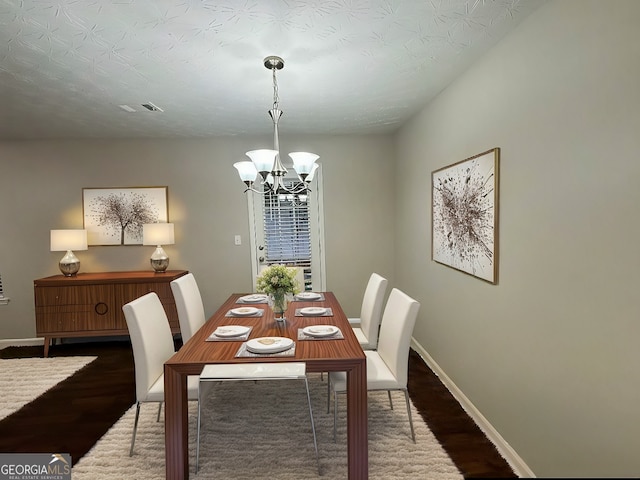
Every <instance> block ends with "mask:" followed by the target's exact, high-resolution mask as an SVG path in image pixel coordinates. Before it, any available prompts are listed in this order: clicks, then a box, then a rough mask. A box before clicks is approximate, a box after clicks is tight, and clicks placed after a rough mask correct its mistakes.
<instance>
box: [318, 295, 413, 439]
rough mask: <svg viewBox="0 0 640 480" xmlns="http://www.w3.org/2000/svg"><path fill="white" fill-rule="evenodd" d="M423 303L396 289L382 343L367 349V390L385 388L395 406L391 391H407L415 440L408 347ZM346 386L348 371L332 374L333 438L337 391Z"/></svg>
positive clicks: (386, 314)
mask: <svg viewBox="0 0 640 480" xmlns="http://www.w3.org/2000/svg"><path fill="white" fill-rule="evenodd" d="M419 309H420V303H418V302H417V301H416V300H414V299H413V298H411V297H410V296H408V295H407V294H406V293H404V292H402V291H400V290H398V289H397V288H394V289H393V290H391V293H390V294H389V299H388V300H387V304H386V306H385V308H384V313H383V316H382V322H381V325H380V342H379V343H378V349H377V350H365V352H364V354H365V355H366V357H367V390H368V391H376V390H382V391H384V390H386V391H387V394H388V396H389V402H390V405H391V408H392V409H393V402H392V400H391V391H392V390H400V391H402V392H404V397H405V401H406V404H407V413H408V415H409V426H410V427H411V438H412V439H413V442H414V443H415V441H416V437H415V432H414V430H413V419H412V418H411V406H410V403H409V393H408V392H407V379H408V370H409V347H410V344H411V334H412V333H413V327H414V326H415V322H416V318H417V316H418V310H419ZM346 389H347V374H346V373H345V372H330V373H329V395H328V397H327V409H329V404H330V401H331V396H330V392H333V438H334V441H335V440H336V423H337V420H338V395H337V394H338V393H344V392H346Z"/></svg>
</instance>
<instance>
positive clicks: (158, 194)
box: [82, 186, 169, 245]
mask: <svg viewBox="0 0 640 480" xmlns="http://www.w3.org/2000/svg"><path fill="white" fill-rule="evenodd" d="M167 205H168V187H166V186H164V187H113V188H83V189H82V218H83V224H84V228H85V229H86V230H87V243H88V245H142V225H144V224H145V223H158V222H168V220H169V212H168V206H167Z"/></svg>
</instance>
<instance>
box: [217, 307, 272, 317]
mask: <svg viewBox="0 0 640 480" xmlns="http://www.w3.org/2000/svg"><path fill="white" fill-rule="evenodd" d="M263 314H264V310H263V309H262V308H256V307H238V308H232V309H231V310H229V311H228V312H227V313H226V315H225V317H261V316H262V315H263Z"/></svg>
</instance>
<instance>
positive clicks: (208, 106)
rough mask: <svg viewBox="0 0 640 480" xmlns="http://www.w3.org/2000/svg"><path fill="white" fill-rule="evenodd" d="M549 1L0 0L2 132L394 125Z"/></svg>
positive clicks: (142, 133)
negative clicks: (275, 109) (278, 60)
mask: <svg viewBox="0 0 640 480" xmlns="http://www.w3.org/2000/svg"><path fill="white" fill-rule="evenodd" d="M542 3H544V0H430V1H428V0H369V1H364V0H215V1H214V0H0V102H1V103H0V139H36V138H99V137H102V138H116V137H120V138H124V137H210V136H218V135H240V134H263V133H266V132H269V131H271V129H272V124H271V120H270V118H269V116H268V114H267V110H268V109H269V108H271V104H272V98H273V97H272V95H273V90H272V85H271V72H270V71H269V70H267V69H266V68H265V67H264V66H263V59H264V57H266V56H268V55H278V56H280V57H282V58H283V59H284V61H285V67H284V69H283V70H280V71H278V74H277V78H278V85H279V98H280V108H281V109H282V110H283V111H284V115H283V117H282V119H281V121H280V130H281V132H282V133H288V132H290V133H375V132H392V131H394V130H395V129H397V128H398V127H399V126H400V125H402V123H404V122H405V121H406V120H407V119H408V118H410V117H411V116H412V115H413V114H414V113H416V112H417V111H418V110H419V109H420V108H422V107H423V106H424V105H426V104H427V103H428V101H429V100H430V99H431V98H433V97H434V96H435V95H437V94H438V93H439V92H440V91H441V90H442V89H443V88H445V87H446V86H447V85H448V83H449V82H450V81H451V80H452V79H454V78H455V77H456V76H457V75H458V74H459V73H461V72H462V71H464V70H465V69H466V68H468V67H469V66H470V65H471V64H472V63H473V61H474V60H475V59H477V58H478V57H479V56H481V55H482V54H483V53H485V52H486V51H487V49H489V48H490V47H491V46H492V45H494V44H495V43H496V42H497V41H499V40H500V38H502V37H503V36H504V35H505V34H506V33H507V32H509V31H510V30H512V29H513V28H515V26H516V25H517V24H518V23H519V22H520V21H521V20H522V19H523V18H524V17H526V16H527V15H528V14H529V13H531V12H532V11H533V10H535V9H536V8H538V7H539V6H540V5H541V4H542ZM148 102H151V103H152V104H154V105H156V106H158V107H160V108H161V109H162V110H163V111H161V112H160V111H156V112H151V111H149V110H147V109H145V108H144V107H142V106H141V105H142V104H144V103H148ZM120 105H128V106H130V107H132V108H133V109H134V110H135V111H134V112H127V111H125V110H123V109H122V108H121V107H119V106H120Z"/></svg>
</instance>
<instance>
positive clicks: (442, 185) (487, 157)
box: [431, 148, 500, 285]
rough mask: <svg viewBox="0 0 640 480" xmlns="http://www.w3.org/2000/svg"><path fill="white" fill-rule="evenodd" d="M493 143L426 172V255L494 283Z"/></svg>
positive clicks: (495, 207) (495, 210) (497, 152)
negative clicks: (428, 189)
mask: <svg viewBox="0 0 640 480" xmlns="http://www.w3.org/2000/svg"><path fill="white" fill-rule="evenodd" d="M499 163H500V149H499V148H493V149H491V150H488V151H486V152H483V153H479V154H478V155H475V156H473V157H471V158H467V159H465V160H462V161H460V162H457V163H454V164H452V165H449V166H447V167H443V168H441V169H439V170H435V171H433V172H432V174H431V205H432V217H431V218H432V231H431V232H432V244H431V258H432V260H434V261H436V262H438V263H441V264H443V265H446V266H449V267H451V268H455V269H457V270H460V271H462V272H464V273H467V274H469V275H472V276H474V277H477V278H480V279H482V280H485V281H487V282H489V283H492V284H494V285H495V284H497V283H498V170H499Z"/></svg>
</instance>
